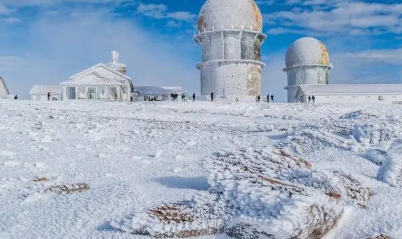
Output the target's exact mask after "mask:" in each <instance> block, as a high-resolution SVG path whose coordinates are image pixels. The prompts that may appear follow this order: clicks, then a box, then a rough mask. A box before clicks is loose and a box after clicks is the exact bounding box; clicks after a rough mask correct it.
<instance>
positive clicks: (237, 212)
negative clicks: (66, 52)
mask: <svg viewBox="0 0 402 239" xmlns="http://www.w3.org/2000/svg"><path fill="white" fill-rule="evenodd" d="M202 166H203V167H204V169H205V170H206V171H207V172H208V174H209V178H208V183H209V185H210V188H209V190H208V194H207V195H205V194H200V195H198V196H196V197H194V199H193V200H191V201H185V202H180V203H172V204H167V205H164V206H161V207H156V208H154V209H151V210H149V211H146V212H143V213H137V214H134V215H132V216H130V217H127V218H125V219H123V220H121V221H114V222H112V223H111V225H112V226H113V227H114V228H117V229H119V230H122V231H125V232H129V233H134V234H141V235H151V236H154V237H181V238H182V237H190V236H199V235H210V234H217V233H220V232H224V233H226V234H227V235H229V236H231V237H234V238H321V237H322V236H324V235H325V234H327V232H328V231H330V230H331V229H332V228H333V227H334V226H335V225H336V223H337V221H338V219H339V218H340V217H341V216H342V214H343V211H344V206H345V205H352V206H353V205H355V206H364V204H365V203H366V202H367V201H368V200H369V199H370V197H371V195H372V193H371V189H369V188H365V187H363V186H362V185H361V184H360V183H359V182H358V181H357V180H355V179H353V178H351V177H350V176H347V175H344V174H342V173H339V172H335V173H332V172H321V171H315V170H313V169H312V165H311V164H310V163H309V162H308V161H306V160H304V159H302V158H300V157H298V156H297V155H295V154H293V153H292V152H291V151H290V150H288V149H283V148H271V147H266V148H261V149H238V150H231V151H223V152H219V153H216V154H215V155H214V156H213V157H210V158H208V159H206V160H205V161H204V162H203V163H202Z"/></svg>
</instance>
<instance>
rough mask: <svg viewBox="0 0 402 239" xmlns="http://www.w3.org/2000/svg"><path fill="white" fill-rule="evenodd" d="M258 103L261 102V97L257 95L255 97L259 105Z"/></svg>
mask: <svg viewBox="0 0 402 239" xmlns="http://www.w3.org/2000/svg"><path fill="white" fill-rule="evenodd" d="M260 101H261V95H258V96H257V102H258V103H260Z"/></svg>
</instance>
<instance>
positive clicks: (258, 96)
mask: <svg viewBox="0 0 402 239" xmlns="http://www.w3.org/2000/svg"><path fill="white" fill-rule="evenodd" d="M255 101H256V102H257V103H260V102H261V95H257V97H256V98H255ZM269 102H274V95H270V94H268V95H267V103H269Z"/></svg>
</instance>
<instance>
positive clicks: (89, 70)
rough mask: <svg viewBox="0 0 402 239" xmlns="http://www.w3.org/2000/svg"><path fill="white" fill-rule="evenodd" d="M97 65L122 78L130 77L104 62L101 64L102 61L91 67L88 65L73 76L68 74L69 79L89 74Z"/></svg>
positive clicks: (128, 78)
mask: <svg viewBox="0 0 402 239" xmlns="http://www.w3.org/2000/svg"><path fill="white" fill-rule="evenodd" d="M99 67H101V68H104V69H105V70H108V71H110V72H112V73H114V74H116V75H119V76H121V77H123V78H126V79H127V80H131V78H130V77H129V76H127V75H124V74H122V73H120V72H118V71H116V70H114V69H113V68H111V67H109V66H107V65H106V64H103V63H98V64H96V65H94V66H92V67H90V68H88V69H86V70H83V71H81V72H79V73H77V74H75V75H73V76H70V80H72V79H74V78H77V77H78V76H80V75H85V74H89V73H90V72H91V71H92V70H94V69H96V68H99Z"/></svg>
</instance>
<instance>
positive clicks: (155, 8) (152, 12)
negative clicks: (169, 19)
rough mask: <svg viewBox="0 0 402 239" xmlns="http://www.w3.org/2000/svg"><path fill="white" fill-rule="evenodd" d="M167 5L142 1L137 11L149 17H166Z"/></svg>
mask: <svg viewBox="0 0 402 239" xmlns="http://www.w3.org/2000/svg"><path fill="white" fill-rule="evenodd" d="M166 11H167V6H166V5H164V4H143V3H140V5H138V8H137V12H138V13H140V14H143V15H145V16H148V17H152V18H156V19H161V18H164V17H165V13H166Z"/></svg>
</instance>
